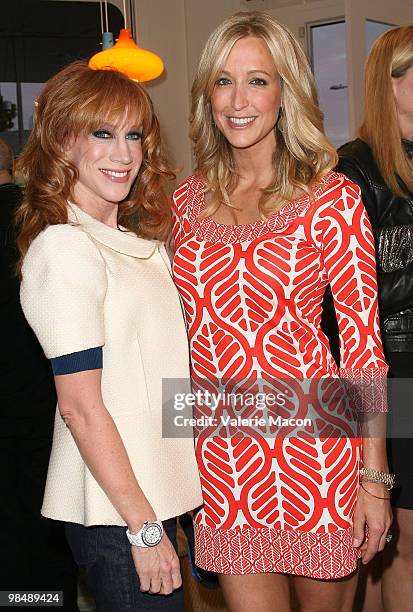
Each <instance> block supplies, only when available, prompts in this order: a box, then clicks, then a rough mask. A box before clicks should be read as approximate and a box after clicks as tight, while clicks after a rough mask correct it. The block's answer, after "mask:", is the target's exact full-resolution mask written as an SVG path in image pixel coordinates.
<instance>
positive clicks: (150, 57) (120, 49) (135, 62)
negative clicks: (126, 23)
mask: <svg viewBox="0 0 413 612" xmlns="http://www.w3.org/2000/svg"><path fill="white" fill-rule="evenodd" d="M89 66H90V68H93V69H94V70H119V72H123V73H124V74H126V75H127V76H128V77H130V78H131V79H135V80H136V81H141V82H142V81H150V80H151V79H156V77H158V76H159V75H161V74H162V72H163V70H164V65H163V61H162V60H161V58H160V57H158V56H157V55H155V53H152V52H151V51H147V50H146V49H141V48H140V47H138V45H137V44H136V43H135V41H134V40H133V38H132V35H131V33H130V32H129V30H128V29H126V28H124V29H122V30H121V31H120V32H119V38H118V40H117V42H116V44H115V45H114V46H113V47H111V48H110V49H106V51H101V52H100V53H96V55H94V56H93V57H92V58H91V59H90V60H89Z"/></svg>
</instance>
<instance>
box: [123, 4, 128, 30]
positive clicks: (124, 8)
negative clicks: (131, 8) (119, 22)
mask: <svg viewBox="0 0 413 612" xmlns="http://www.w3.org/2000/svg"><path fill="white" fill-rule="evenodd" d="M123 21H124V23H125V28H127V27H128V24H127V20H126V0H123Z"/></svg>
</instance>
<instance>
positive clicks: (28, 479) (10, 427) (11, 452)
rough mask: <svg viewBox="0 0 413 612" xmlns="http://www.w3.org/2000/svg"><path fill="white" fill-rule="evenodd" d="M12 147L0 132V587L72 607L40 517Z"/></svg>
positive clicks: (38, 445)
mask: <svg viewBox="0 0 413 612" xmlns="http://www.w3.org/2000/svg"><path fill="white" fill-rule="evenodd" d="M12 166H13V154H12V151H11V149H10V147H9V146H8V145H7V143H6V142H5V141H3V140H1V139H0V275H1V276H0V278H1V291H0V337H1V339H2V351H1V354H0V550H1V551H2V564H1V572H0V590H1V591H11V590H25V591H26V590H63V591H64V606H63V610H67V611H68V612H76V611H77V610H78V607H77V568H76V565H75V563H74V561H73V558H72V555H71V552H70V550H69V548H68V546H67V544H66V540H65V535H64V531H63V528H62V527H61V525H60V524H58V523H56V522H55V521H51V520H48V519H45V518H43V517H42V516H41V515H40V508H41V504H42V499H43V491H44V486H45V482H46V473H47V466H48V462H49V455H50V450H51V443H52V434H53V422H54V414H55V410H56V393H55V388H54V383H53V375H52V371H51V368H50V364H49V361H48V360H47V359H46V358H45V356H44V354H43V351H42V349H41V347H40V345H39V343H38V341H37V339H36V337H35V335H34V333H33V331H32V330H31V328H30V327H29V325H28V324H27V322H26V320H25V318H24V315H23V312H22V310H21V307H20V298H19V281H18V278H17V275H16V273H15V266H16V262H17V257H18V255H17V250H16V248H15V227H14V214H15V210H16V207H17V204H18V203H19V201H20V198H21V190H20V188H19V187H18V186H17V185H16V184H14V182H13V173H12Z"/></svg>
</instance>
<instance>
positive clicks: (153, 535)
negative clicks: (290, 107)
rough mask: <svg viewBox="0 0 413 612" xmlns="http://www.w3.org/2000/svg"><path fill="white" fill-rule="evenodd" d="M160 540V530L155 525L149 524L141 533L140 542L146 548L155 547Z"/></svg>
mask: <svg viewBox="0 0 413 612" xmlns="http://www.w3.org/2000/svg"><path fill="white" fill-rule="evenodd" d="M161 538H162V530H161V528H160V526H159V525H158V524H157V523H149V524H148V525H146V526H145V527H144V529H143V531H142V540H143V543H144V544H146V546H156V544H159V542H160V541H161Z"/></svg>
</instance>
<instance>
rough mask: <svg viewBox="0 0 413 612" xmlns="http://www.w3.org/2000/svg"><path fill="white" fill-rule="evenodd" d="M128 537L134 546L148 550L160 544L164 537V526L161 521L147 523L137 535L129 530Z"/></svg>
mask: <svg viewBox="0 0 413 612" xmlns="http://www.w3.org/2000/svg"><path fill="white" fill-rule="evenodd" d="M126 535H127V536H128V540H129V542H130V543H131V544H132V546H139V547H140V548H148V547H150V546H156V545H157V544H159V542H160V541H161V539H162V536H163V526H162V523H161V521H153V522H149V521H145V522H144V524H143V527H142V528H141V529H139V531H138V532H137V533H131V532H130V531H129V529H127V530H126Z"/></svg>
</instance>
